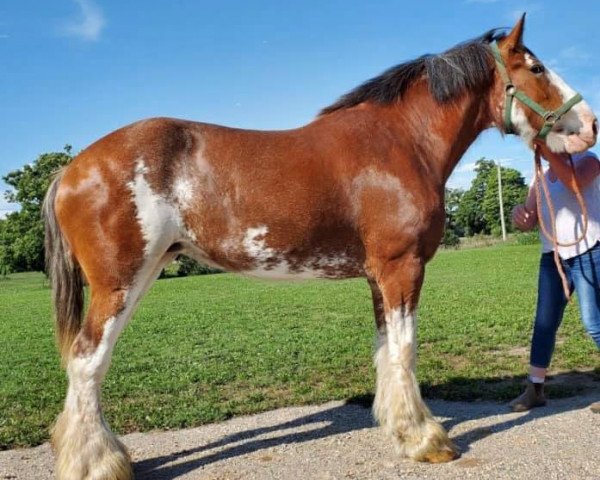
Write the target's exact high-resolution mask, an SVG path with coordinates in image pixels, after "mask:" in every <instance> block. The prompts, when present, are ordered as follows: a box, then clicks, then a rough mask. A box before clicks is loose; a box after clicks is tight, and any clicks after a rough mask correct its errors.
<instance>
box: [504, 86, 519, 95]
mask: <svg viewBox="0 0 600 480" xmlns="http://www.w3.org/2000/svg"><path fill="white" fill-rule="evenodd" d="M504 91H505V92H506V94H508V95H510V96H513V97H514V95H515V92H516V91H517V87H515V86H514V85H513V84H512V83H507V84H506V85H505V86H504Z"/></svg>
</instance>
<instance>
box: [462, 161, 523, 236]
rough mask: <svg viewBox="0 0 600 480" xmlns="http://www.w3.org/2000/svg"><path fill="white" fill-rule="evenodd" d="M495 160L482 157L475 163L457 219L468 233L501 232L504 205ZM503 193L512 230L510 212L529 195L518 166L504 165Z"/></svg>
mask: <svg viewBox="0 0 600 480" xmlns="http://www.w3.org/2000/svg"><path fill="white" fill-rule="evenodd" d="M497 168H498V166H497V164H496V162H495V161H493V160H488V159H486V158H481V159H479V160H478V161H477V163H476V164H475V172H476V173H477V174H476V176H475V178H474V179H473V181H472V182H471V187H470V188H469V190H467V191H466V192H465V193H464V195H463V196H462V198H461V200H460V205H459V206H458V208H457V210H456V213H455V216H454V220H455V222H456V224H457V225H458V226H459V227H462V228H463V229H464V232H465V234H466V235H468V236H471V235H475V234H478V233H485V234H489V233H494V234H499V232H500V209H499V203H498V172H497ZM500 175H501V178H502V196H503V201H504V216H505V219H504V220H505V222H506V225H507V230H508V231H509V232H510V231H512V229H513V228H512V224H511V222H510V214H511V211H512V209H513V207H514V206H515V205H517V204H518V203H522V202H523V201H524V199H525V197H526V196H527V185H526V184H525V179H524V178H523V176H522V175H521V173H520V172H519V171H518V170H515V169H514V168H506V167H500Z"/></svg>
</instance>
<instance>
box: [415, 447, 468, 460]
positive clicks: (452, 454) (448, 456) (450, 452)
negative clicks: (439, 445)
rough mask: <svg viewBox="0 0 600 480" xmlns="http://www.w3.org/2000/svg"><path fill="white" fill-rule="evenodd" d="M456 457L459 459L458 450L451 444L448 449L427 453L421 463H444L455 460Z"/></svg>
mask: <svg viewBox="0 0 600 480" xmlns="http://www.w3.org/2000/svg"><path fill="white" fill-rule="evenodd" d="M458 457H460V452H459V450H458V448H456V447H455V446H454V445H452V444H451V445H450V446H449V447H446V448H444V449H442V450H437V451H433V452H427V453H426V454H425V455H423V458H422V459H421V461H422V462H428V463H446V462H451V461H452V460H456V459H457V458H458Z"/></svg>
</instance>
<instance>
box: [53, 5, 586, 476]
mask: <svg viewBox="0 0 600 480" xmlns="http://www.w3.org/2000/svg"><path fill="white" fill-rule="evenodd" d="M523 27H524V17H523V18H521V19H520V20H519V21H518V22H517V23H516V24H515V26H514V27H513V28H512V29H511V30H510V32H508V33H502V32H501V31H499V30H492V31H490V32H488V33H487V34H484V35H483V36H481V37H479V38H477V39H475V40H471V41H468V42H465V43H462V44H460V45H458V46H455V47H453V48H451V49H449V50H448V51H446V52H444V53H442V54H439V55H426V56H423V57H420V58H418V59H416V60H413V61H409V62H407V63H403V64H401V65H399V66H396V67H393V68H392V69H390V70H388V71H386V72H385V73H383V74H382V75H380V76H378V77H375V78H373V79H371V80H369V81H367V82H366V83H364V84H363V85H361V86H359V87H358V88H356V89H354V90H353V91H351V92H349V93H347V94H346V95H344V96H342V97H341V98H340V99H339V100H338V101H337V102H336V103H334V104H333V105H331V106H329V107H327V108H325V109H324V110H323V111H322V112H321V114H320V115H319V116H318V117H317V118H316V119H315V120H314V121H312V122H311V123H309V124H307V125H305V126H303V127H301V128H297V129H293V130H287V131H273V132H266V131H250V130H241V129H233V128H226V127H222V126H217V125H210V124H205V123H197V122H192V121H184V120H177V119H169V118H153V119H148V120H144V121H140V122H138V123H134V124H132V125H129V126H126V127H124V128H121V129H119V130H116V131H114V132H112V133H110V134H109V135H107V136H105V137H104V138H102V139H100V140H98V141H97V142H96V143H94V144H93V145H91V146H90V147H88V148H86V149H85V150H84V151H82V152H81V153H80V154H79V155H78V156H77V157H76V158H75V159H74V160H73V162H72V163H71V164H70V165H69V166H67V167H66V168H64V169H63V170H62V171H61V172H59V174H58V175H57V177H56V178H55V180H54V181H53V183H52V184H51V186H50V188H49V190H48V193H47V197H46V200H45V204H44V208H43V211H44V217H45V222H46V255H47V261H48V271H49V273H50V275H51V278H52V285H53V292H54V293H53V296H54V303H55V313H56V325H57V339H58V344H59V348H60V350H61V353H62V357H63V360H64V363H65V364H66V370H67V374H68V379H69V386H68V393H67V397H66V401H65V406H64V410H63V412H62V413H61V414H60V416H59V417H58V419H57V421H56V424H55V426H54V428H53V432H52V443H53V447H54V449H55V453H56V457H57V468H56V471H57V475H58V478H59V479H61V480H64V479H77V480H81V479H96V480H97V479H118V480H122V479H130V478H132V477H133V470H132V467H131V463H130V459H129V457H128V454H127V452H126V450H125V448H124V447H123V445H122V444H121V443H120V442H119V440H118V439H117V438H116V437H115V436H114V435H113V434H112V432H111V431H110V429H109V427H108V425H107V423H106V421H105V420H104V417H103V415H102V409H101V405H100V385H101V382H102V380H103V378H104V376H105V374H106V371H107V369H108V366H109V363H110V358H111V353H112V351H113V347H114V345H115V342H116V340H117V337H118V335H119V333H120V332H121V331H122V329H123V328H124V327H125V325H126V324H127V322H128V320H129V318H130V317H131V315H132V313H133V311H134V309H135V307H136V305H137V304H138V302H139V301H140V299H141V298H142V296H143V295H144V293H145V292H146V291H147V290H148V288H149V287H150V285H151V283H152V282H153V281H154V280H155V279H156V278H157V276H158V275H159V273H160V271H161V269H162V268H163V267H164V266H165V265H167V264H168V263H169V262H171V261H172V260H173V259H174V258H175V257H176V256H177V255H180V254H184V255H188V256H191V257H193V258H195V259H197V260H199V261H201V262H203V263H205V264H208V265H210V266H215V267H219V268H222V269H224V270H228V271H232V272H239V273H242V274H247V275H251V276H257V277H266V278H274V279H287V278H329V279H340V278H350V277H366V278H367V280H368V283H369V285H370V288H371V291H372V297H373V306H374V312H375V321H376V328H377V336H378V344H377V352H376V354H375V365H376V369H377V386H376V388H377V390H376V395H375V401H374V407H373V408H374V415H375V417H376V419H377V420H378V422H379V423H380V424H381V425H382V426H383V427H384V428H385V430H386V431H387V432H388V433H389V434H390V436H391V437H392V438H393V439H394V442H395V443H396V445H397V447H398V449H399V452H400V454H402V455H404V456H408V457H410V458H412V459H415V460H418V461H427V462H445V461H450V460H452V459H454V458H456V457H457V455H458V450H457V449H456V447H455V446H454V445H453V443H452V442H451V440H450V439H449V438H448V435H447V433H446V431H445V430H444V429H443V428H442V426H441V425H440V424H439V423H438V422H437V421H436V420H435V419H434V418H433V416H432V414H431V413H430V411H429V410H428V408H427V407H426V405H425V404H424V402H423V400H422V398H421V395H420V392H419V386H418V384H417V380H416V377H415V356H416V353H415V351H416V336H415V330H416V314H415V312H416V308H417V303H418V300H419V292H420V290H421V285H422V283H423V278H424V270H425V264H426V263H427V262H428V261H429V260H430V259H431V258H432V256H433V255H434V253H435V251H436V249H437V248H438V245H439V243H440V239H441V237H442V233H443V229H444V218H445V214H444V186H445V183H446V181H447V180H448V177H449V176H450V173H451V172H452V170H453V169H454V167H455V166H456V164H457V163H458V161H459V160H460V158H461V156H462V155H463V154H464V152H465V151H466V149H467V148H468V147H469V145H471V143H472V142H473V141H474V140H475V138H476V137H477V136H478V135H479V134H480V132H482V131H483V130H484V129H487V128H490V127H494V126H495V127H497V128H498V129H499V130H500V131H502V132H504V133H509V132H511V133H517V134H518V135H519V136H520V137H521V138H522V139H523V140H524V141H525V142H526V143H527V144H528V145H530V146H533V145H534V143H536V142H542V143H543V144H544V146H545V148H546V149H547V150H548V151H549V152H576V151H581V150H584V149H587V148H588V147H590V146H592V145H593V144H594V143H595V141H596V134H597V122H596V119H595V117H594V114H593V113H592V111H591V109H590V107H589V106H588V105H587V104H586V103H585V102H584V101H581V99H580V98H578V99H577V101H571V102H570V103H571V104H572V105H571V104H569V105H568V108H563V107H561V106H564V105H565V102H569V99H573V97H574V96H575V92H574V91H573V90H572V89H571V88H570V87H568V86H567V85H566V84H565V83H564V82H563V81H562V80H561V79H560V78H559V77H558V76H557V75H556V74H555V73H553V72H552V71H550V70H549V69H548V68H545V67H544V66H543V64H542V63H541V62H540V60H539V59H538V58H537V57H536V56H535V55H534V54H533V53H532V52H531V51H530V50H529V49H527V48H526V47H525V46H524V45H523V42H522V36H523ZM494 49H496V50H494ZM495 51H497V53H495ZM502 70H504V71H502ZM506 78H509V79H510V81H511V82H512V83H511V85H510V88H509V87H507V86H506V81H505V80H506ZM516 91H519V92H521V93H522V94H524V95H526V96H527V97H528V98H529V99H530V100H532V101H533V102H534V103H535V105H538V107H540V108H543V109H546V110H548V111H550V112H555V113H556V115H555V118H550V117H551V116H548V115H544V118H542V116H540V115H538V112H536V110H535V108H533V107H531V106H529V105H527V104H525V103H518V100H519V99H518V96H515V92H516ZM513 97H514V98H513ZM507 98H508V101H507V100H506V99H507ZM559 110H561V111H560V112H559ZM562 110H566V111H562ZM505 117H506V118H505ZM507 121H508V124H507V123H506V122H507ZM548 125H549V126H548ZM542 129H545V130H547V132H546V135H545V136H544V139H543V141H541V140H540V139H539V138H538V137H537V136H536V134H537V133H538V132H540V131H541V130H542ZM552 159H553V157H552V156H551V155H550V158H549V160H550V161H553V160H552ZM85 282H87V283H88V284H89V289H90V294H91V299H90V305H89V309H88V311H87V314H86V315H85V321H83V286H84V283H85ZM148 354H149V355H151V354H152V353H151V352H148Z"/></svg>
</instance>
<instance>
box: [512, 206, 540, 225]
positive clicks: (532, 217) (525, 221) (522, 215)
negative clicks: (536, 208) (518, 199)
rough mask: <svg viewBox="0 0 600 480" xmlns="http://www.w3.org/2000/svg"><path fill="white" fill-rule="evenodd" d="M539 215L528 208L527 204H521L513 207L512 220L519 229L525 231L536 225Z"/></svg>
mask: <svg viewBox="0 0 600 480" xmlns="http://www.w3.org/2000/svg"><path fill="white" fill-rule="evenodd" d="M536 217H537V215H536V213H535V212H530V211H529V210H527V208H526V207H525V205H523V204H520V205H517V206H516V207H515V208H513V211H512V222H513V224H514V225H515V227H517V228H518V229H519V230H521V231H523V232H525V231H527V230H531V229H532V228H533V227H535V224H536V220H537V218H536Z"/></svg>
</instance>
